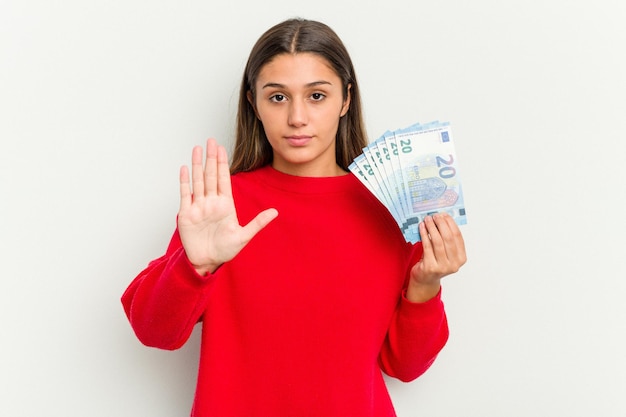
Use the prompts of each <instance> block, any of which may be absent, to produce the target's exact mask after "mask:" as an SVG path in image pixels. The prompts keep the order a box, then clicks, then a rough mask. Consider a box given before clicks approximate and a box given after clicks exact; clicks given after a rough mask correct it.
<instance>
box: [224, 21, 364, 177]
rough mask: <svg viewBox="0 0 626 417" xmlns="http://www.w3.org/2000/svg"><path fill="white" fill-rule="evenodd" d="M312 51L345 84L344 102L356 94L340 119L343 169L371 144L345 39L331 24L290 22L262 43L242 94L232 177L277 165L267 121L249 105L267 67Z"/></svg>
mask: <svg viewBox="0 0 626 417" xmlns="http://www.w3.org/2000/svg"><path fill="white" fill-rule="evenodd" d="M302 52H308V53H313V54H316V55H319V56H321V57H322V58H324V59H326V60H327V61H328V63H329V64H330V66H331V68H333V70H334V71H335V72H336V73H337V75H338V76H339V78H340V79H341V83H342V87H343V95H344V100H345V99H346V98H347V95H348V94H351V100H350V107H349V109H348V112H347V113H346V114H345V115H344V116H343V117H342V118H341V119H340V120H339V127H338V129H337V136H336V146H335V148H336V159H337V164H338V165H339V166H340V167H341V168H343V169H344V170H348V165H350V163H352V160H353V159H354V158H356V157H357V156H358V155H359V154H360V153H361V152H362V149H363V148H364V147H365V146H366V145H367V135H366V134H365V126H364V123H363V114H362V110H361V95H360V92H359V86H358V83H357V80H356V75H355V72H354V67H353V65H352V60H351V59H350V55H349V54H348V51H347V50H346V47H345V46H344V44H343V42H342V41H341V39H340V38H339V37H338V36H337V34H336V33H335V32H334V31H333V30H332V29H331V28H330V27H328V26H327V25H325V24H323V23H320V22H316V21H312V20H305V19H289V20H286V21H284V22H282V23H279V24H277V25H275V26H273V27H272V28H270V29H269V30H268V31H267V32H265V33H264V34H263V35H261V37H260V38H259V40H258V41H257V42H256V44H255V45H254V47H253V48H252V51H251V52H250V56H249V58H248V63H247V64H246V68H245V70H244V74H243V80H242V82H241V89H240V91H239V109H238V111H237V129H236V136H235V148H234V150H233V161H232V163H231V168H230V170H231V173H233V174H234V173H237V172H240V171H251V170H254V169H257V168H260V167H262V166H264V165H267V164H269V163H270V162H272V157H273V152H272V147H271V146H270V143H269V141H268V140H267V137H266V136H265V130H264V129H263V125H262V124H261V121H260V120H259V119H258V118H257V117H256V113H255V112H254V108H253V107H252V104H250V102H249V101H248V97H247V94H248V92H250V93H251V94H252V97H253V98H255V93H256V92H255V89H254V87H255V84H256V81H257V77H258V75H259V72H260V71H261V69H262V68H263V66H264V65H265V64H267V63H268V62H270V61H271V60H272V59H273V58H274V57H276V56H277V55H280V54H295V53H302Z"/></svg>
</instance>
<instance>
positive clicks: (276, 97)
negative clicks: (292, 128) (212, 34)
mask: <svg viewBox="0 0 626 417" xmlns="http://www.w3.org/2000/svg"><path fill="white" fill-rule="evenodd" d="M270 101H273V102H275V103H280V102H281V101H285V96H283V95H282V94H274V95H273V96H272V97H270Z"/></svg>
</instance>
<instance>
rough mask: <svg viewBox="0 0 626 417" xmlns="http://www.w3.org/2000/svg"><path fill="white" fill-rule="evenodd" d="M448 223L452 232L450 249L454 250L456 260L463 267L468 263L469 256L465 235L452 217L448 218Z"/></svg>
mask: <svg viewBox="0 0 626 417" xmlns="http://www.w3.org/2000/svg"><path fill="white" fill-rule="evenodd" d="M445 220H446V223H447V225H448V228H449V230H450V232H449V233H450V244H449V245H450V247H451V248H454V260H455V261H456V263H457V264H458V265H459V266H461V265H463V264H464V263H465V262H466V261H467V255H466V253H465V240H464V239H463V234H461V230H460V229H459V225H458V224H456V222H455V221H454V219H453V218H452V217H451V216H447V217H446V219H445Z"/></svg>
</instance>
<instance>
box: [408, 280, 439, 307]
mask: <svg viewBox="0 0 626 417" xmlns="http://www.w3.org/2000/svg"><path fill="white" fill-rule="evenodd" d="M440 289H441V281H440V280H436V281H435V282H432V283H428V284H424V283H419V282H416V281H415V280H410V281H409V286H408V288H407V290H406V298H407V300H409V301H410V302H412V303H424V302H426V301H428V300H430V299H431V298H433V297H435V296H436V295H437V294H439V290H440Z"/></svg>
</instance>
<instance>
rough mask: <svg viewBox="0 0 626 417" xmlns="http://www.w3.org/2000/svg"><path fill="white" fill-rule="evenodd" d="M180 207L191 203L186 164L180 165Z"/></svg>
mask: <svg viewBox="0 0 626 417" xmlns="http://www.w3.org/2000/svg"><path fill="white" fill-rule="evenodd" d="M179 180H180V209H181V210H182V209H183V208H185V207H188V206H189V205H190V204H191V189H190V188H189V168H187V166H186V165H184V166H182V167H180V174H179Z"/></svg>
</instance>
